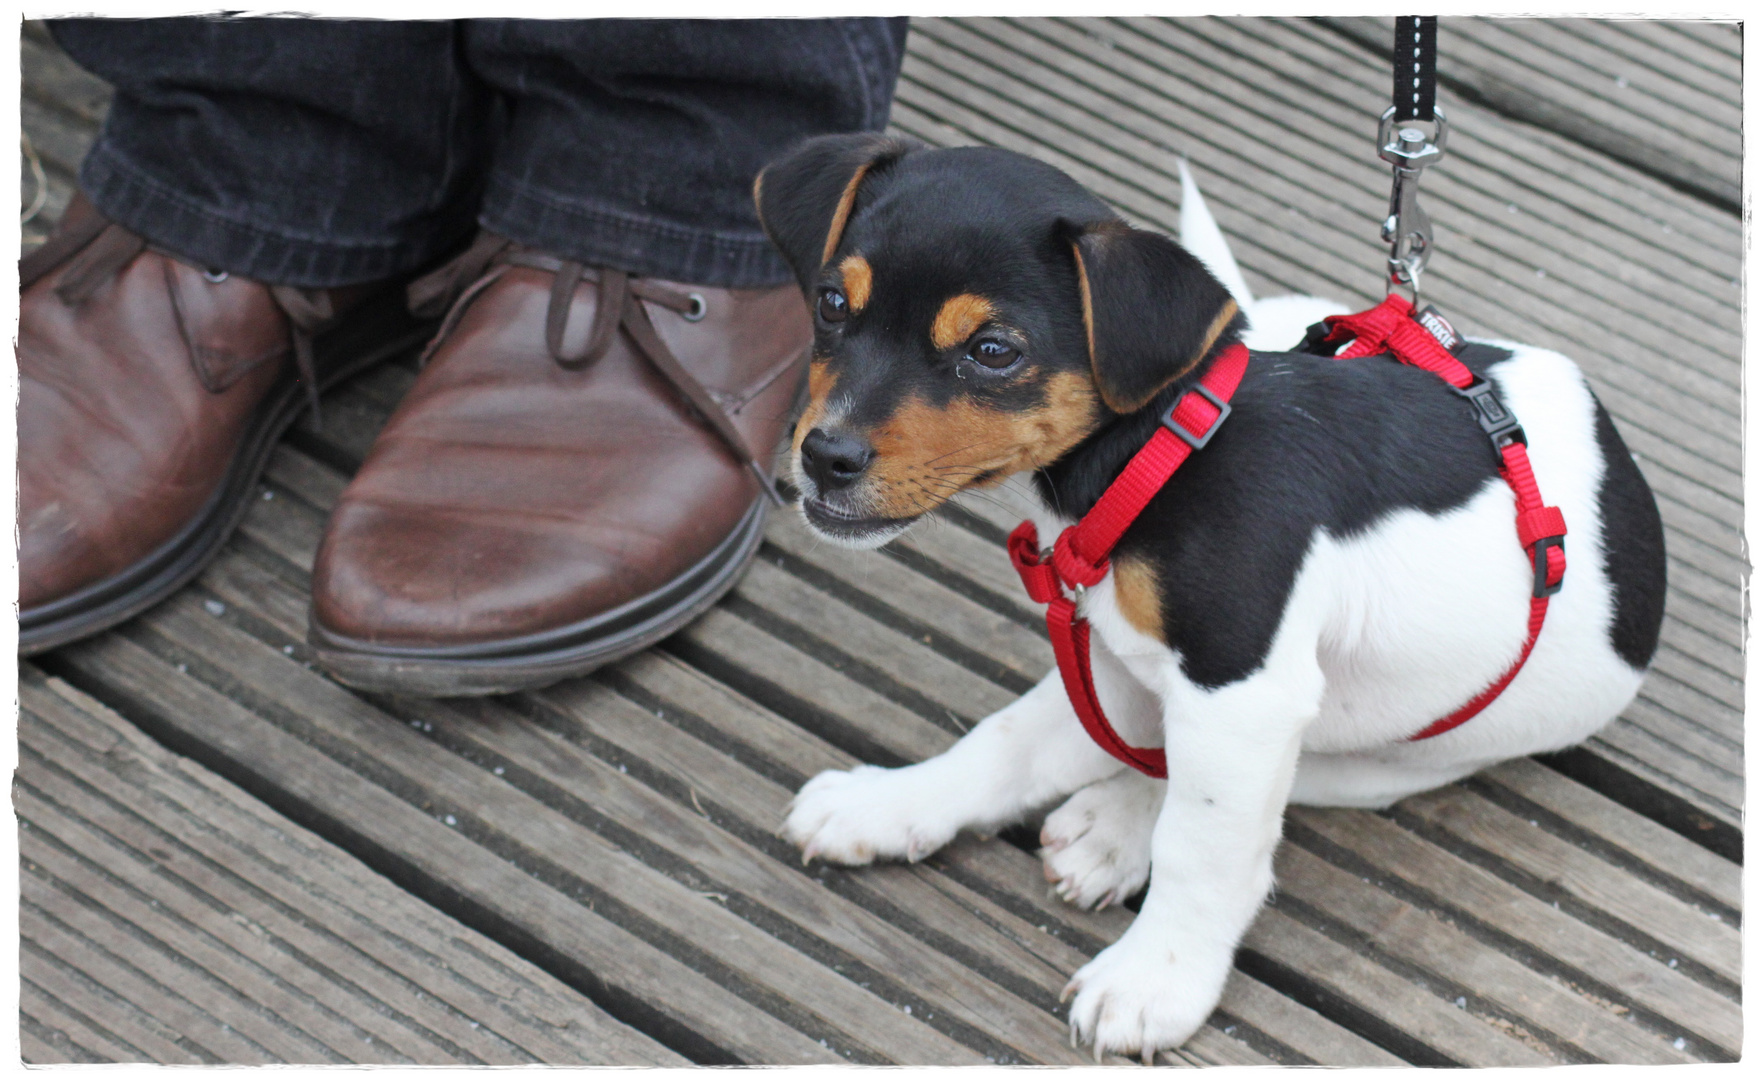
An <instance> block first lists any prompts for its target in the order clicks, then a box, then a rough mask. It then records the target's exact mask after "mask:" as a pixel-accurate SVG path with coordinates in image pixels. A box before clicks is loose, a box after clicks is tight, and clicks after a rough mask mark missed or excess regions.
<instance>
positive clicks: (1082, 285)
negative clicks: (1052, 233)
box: [1071, 241, 1095, 364]
mask: <svg viewBox="0 0 1762 1080" xmlns="http://www.w3.org/2000/svg"><path fill="white" fill-rule="evenodd" d="M1071 254H1072V255H1075V256H1076V257H1077V294H1078V295H1079V296H1080V297H1082V299H1083V336H1084V337H1085V338H1087V339H1088V341H1089V362H1090V363H1091V364H1093V363H1094V362H1095V305H1094V302H1093V301H1091V300H1090V299H1089V271H1088V270H1087V269H1086V268H1085V267H1084V266H1083V249H1082V248H1081V247H1079V246H1078V245H1077V244H1076V243H1075V242H1074V241H1073V242H1072V244H1071Z"/></svg>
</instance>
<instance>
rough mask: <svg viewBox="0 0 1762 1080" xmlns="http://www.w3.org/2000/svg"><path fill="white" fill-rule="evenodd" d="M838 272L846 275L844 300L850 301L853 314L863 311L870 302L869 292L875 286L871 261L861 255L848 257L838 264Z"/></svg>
mask: <svg viewBox="0 0 1762 1080" xmlns="http://www.w3.org/2000/svg"><path fill="white" fill-rule="evenodd" d="M838 272H839V273H840V274H842V275H844V298H845V299H846V300H849V301H850V310H851V312H852V313H853V314H854V313H856V312H858V311H861V310H863V307H864V305H866V304H867V303H868V302H869V290H871V289H872V288H874V286H875V273H874V271H872V270H870V269H869V260H867V259H865V258H863V257H862V256H861V255H847V256H845V258H844V261H843V262H841V263H839V264H838Z"/></svg>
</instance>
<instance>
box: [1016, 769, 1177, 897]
mask: <svg viewBox="0 0 1762 1080" xmlns="http://www.w3.org/2000/svg"><path fill="white" fill-rule="evenodd" d="M1165 788H1166V785H1165V784H1164V783H1163V781H1160V780H1152V779H1151V778H1150V777H1147V776H1145V775H1143V774H1142V773H1139V772H1135V771H1133V770H1131V769H1127V770H1126V771H1124V772H1122V773H1119V774H1117V775H1115V776H1113V777H1111V778H1110V779H1107V780H1103V781H1100V782H1099V783H1094V784H1090V785H1089V786H1088V787H1086V788H1084V789H1082V790H1081V791H1079V792H1077V793H1076V794H1075V795H1072V796H1071V797H1070V798H1069V799H1066V800H1065V803H1064V805H1063V806H1060V807H1059V808H1058V809H1057V810H1054V811H1053V812H1052V813H1050V814H1048V815H1047V816H1046V824H1045V825H1044V826H1042V828H1041V830H1040V845H1041V846H1040V859H1041V862H1042V863H1044V864H1045V870H1046V880H1047V881H1049V882H1051V883H1052V885H1053V890H1054V891H1055V892H1057V893H1058V895H1059V897H1060V898H1061V899H1063V900H1065V901H1067V902H1068V903H1072V904H1075V905H1077V906H1078V907H1081V908H1103V907H1107V906H1108V905H1109V904H1118V903H1121V902H1123V901H1124V900H1125V899H1126V898H1127V897H1129V896H1131V895H1132V894H1133V893H1135V892H1137V891H1138V890H1139V889H1141V888H1143V887H1144V883H1145V882H1146V881H1148V880H1149V878H1150V834H1151V832H1152V831H1153V830H1154V829H1155V827H1156V815H1157V812H1158V811H1159V810H1160V809H1161V808H1162V796H1163V791H1164V790H1165Z"/></svg>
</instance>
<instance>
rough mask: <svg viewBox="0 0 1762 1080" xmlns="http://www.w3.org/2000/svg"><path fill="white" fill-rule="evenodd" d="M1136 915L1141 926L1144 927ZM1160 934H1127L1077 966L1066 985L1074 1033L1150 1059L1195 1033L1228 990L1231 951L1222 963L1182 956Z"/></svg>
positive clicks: (1099, 1046)
mask: <svg viewBox="0 0 1762 1080" xmlns="http://www.w3.org/2000/svg"><path fill="white" fill-rule="evenodd" d="M1137 925H1138V924H1137V923H1134V924H1133V926H1134V928H1136V927H1137ZM1160 936H1161V935H1158V934H1154V933H1152V934H1134V933H1132V932H1131V931H1128V932H1127V934H1126V936H1125V937H1123V938H1121V939H1120V940H1119V941H1116V942H1114V943H1113V944H1112V945H1110V946H1108V947H1107V948H1106V949H1103V950H1102V951H1101V953H1100V955H1098V956H1096V958H1095V959H1093V960H1091V961H1089V963H1087V964H1085V965H1083V967H1082V968H1080V969H1078V971H1077V973H1076V974H1075V975H1073V976H1072V977H1071V981H1070V984H1069V985H1068V986H1066V987H1065V994H1066V995H1070V994H1072V993H1075V994H1076V999H1075V1000H1073V1001H1072V1002H1071V1035H1072V1038H1073V1039H1074V1040H1079V1041H1084V1042H1091V1043H1093V1044H1094V1046H1095V1059H1096V1060H1097V1061H1100V1060H1101V1055H1102V1054H1104V1053H1119V1054H1132V1053H1136V1054H1138V1055H1139V1056H1140V1057H1141V1058H1142V1059H1143V1061H1144V1063H1145V1064H1147V1065H1148V1064H1150V1061H1151V1058H1152V1056H1153V1055H1154V1054H1155V1053H1156V1052H1157V1051H1159V1050H1173V1049H1175V1048H1176V1047H1178V1046H1180V1045H1181V1044H1182V1043H1184V1042H1186V1041H1187V1040H1188V1039H1189V1038H1191V1037H1192V1035H1193V1033H1194V1032H1195V1031H1198V1030H1199V1025H1201V1024H1203V1023H1205V1018H1206V1017H1208V1016H1210V1015H1211V1010H1212V1009H1214V1008H1216V1007H1217V1003H1218V998H1219V997H1221V996H1223V989H1224V978H1225V976H1227V975H1228V974H1229V958H1228V956H1227V955H1226V956H1225V958H1224V960H1223V962H1222V963H1221V964H1219V963H1216V962H1215V958H1211V960H1212V961H1213V962H1207V961H1206V958H1201V957H1183V956H1180V955H1178V954H1177V950H1176V949H1175V948H1173V947H1172V945H1173V943H1172V942H1171V941H1165V940H1155V939H1156V938H1159V937H1160Z"/></svg>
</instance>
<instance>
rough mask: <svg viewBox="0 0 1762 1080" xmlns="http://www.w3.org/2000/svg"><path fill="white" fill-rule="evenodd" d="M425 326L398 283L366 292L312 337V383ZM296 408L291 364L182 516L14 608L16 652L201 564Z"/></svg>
mask: <svg viewBox="0 0 1762 1080" xmlns="http://www.w3.org/2000/svg"><path fill="white" fill-rule="evenodd" d="M434 327H435V322H434V321H433V320H417V319H416V318H414V317H413V316H411V315H410V314H409V313H408V311H406V310H405V308H404V302H403V290H402V289H389V290H387V291H386V292H385V293H383V294H381V295H380V296H379V297H376V298H374V299H372V300H368V301H367V302H366V303H365V304H363V305H362V307H361V308H360V309H359V310H358V311H357V312H355V313H353V314H351V315H350V316H348V317H347V318H346V319H345V320H344V321H343V322H342V323H341V324H340V325H338V326H337V327H336V328H335V329H333V330H330V331H328V332H326V333H325V334H323V335H322V336H320V337H319V338H318V339H317V340H316V341H314V342H313V361H314V365H315V366H316V367H317V369H318V372H319V376H318V388H319V390H320V391H321V392H322V391H324V390H327V389H329V388H331V387H332V386H335V385H336V384H337V383H340V382H342V381H343V380H345V379H347V378H349V377H351V376H353V375H357V374H360V373H361V372H363V371H365V370H367V369H368V368H370V367H373V366H374V365H375V364H379V363H382V362H383V361H385V360H388V359H390V358H391V357H392V356H394V355H396V354H397V353H399V352H402V351H404V350H406V349H412V348H416V347H418V346H420V345H421V344H422V342H424V341H425V340H427V338H428V337H429V336H430V335H431V334H432V333H433V332H434ZM305 409H306V391H305V387H304V386H302V385H301V384H300V382H299V378H298V373H297V372H296V371H295V370H294V368H293V365H291V364H290V365H288V370H287V371H286V372H284V373H283V375H282V377H281V379H280V380H278V381H277V383H276V384H275V386H274V387H272V388H271V390H270V392H269V393H268V394H267V395H265V397H264V399H263V401H262V402H261V403H259V405H258V406H257V414H256V416H255V417H253V419H252V421H251V423H250V425H249V426H248V427H247V429H246V432H247V434H246V436H245V438H244V439H243V440H242V441H241V442H240V444H239V447H238V449H237V450H235V451H234V452H233V459H232V463H231V464H230V465H228V466H227V471H226V475H225V477H224V478H222V480H221V483H220V485H219V487H217V488H216V489H215V492H214V494H213V495H211V496H209V498H208V501H207V503H205V504H204V505H203V507H202V509H201V510H199V511H198V512H197V513H196V516H195V517H194V518H192V519H191V520H190V523H189V524H187V525H185V526H184V527H183V529H181V530H180V531H179V532H178V533H177V535H175V536H173V537H172V538H171V539H170V540H167V541H166V542H165V543H163V544H161V545H160V546H159V547H158V548H157V549H155V550H154V551H153V552H152V553H150V554H148V555H146V556H144V557H143V558H141V559H140V560H138V561H137V562H135V563H134V564H133V565H132V566H130V567H128V568H127V569H126V570H123V571H121V572H120V573H117V574H114V575H112V576H111V577H108V578H105V579H104V580H102V581H98V582H94V583H93V584H91V585H88V586H86V587H85V588H83V589H80V590H79V591H77V592H74V593H70V594H69V595H67V596H64V597H62V598H61V599H59V600H55V601H52V602H50V603H47V604H43V605H40V606H38V607H35V608H31V609H30V610H28V611H21V612H19V615H18V654H19V655H20V656H33V655H35V654H37V653H40V652H44V651H46V650H49V649H53V648H55V647H56V646H58V645H65V644H67V643H69V642H72V641H77V640H79V639H80V638H85V637H90V636H92V635H93V634H97V633H101V632H103V631H105V630H108V629H110V628H111V627H113V626H115V625H117V624H118V623H121V622H126V621H127V620H129V619H132V618H134V617H135V616H136V615H139V614H140V613H141V612H143V611H146V610H147V609H148V608H150V607H152V606H153V605H155V604H157V603H159V602H160V601H161V600H164V599H165V598H166V597H168V596H170V595H171V594H172V593H174V592H176V591H177V590H178V589H180V588H182V587H183V586H184V585H185V584H186V583H188V582H189V581H190V579H192V578H194V577H195V576H196V575H197V574H199V573H201V572H202V571H203V569H205V568H206V567H207V566H208V564H209V563H210V562H213V561H214V558H215V556H217V555H219V554H220V549H221V548H222V546H224V545H225V544H226V541H227V539H228V538H229V537H231V536H232V533H233V530H234V529H236V528H237V527H238V524H239V522H240V521H242V520H243V519H244V516H245V512H246V510H248V509H249V508H250V505H251V497H252V495H253V494H254V493H255V491H256V488H257V481H258V479H259V478H260V477H261V476H262V475H263V470H264V468H265V467H266V466H267V465H268V464H269V455H270V454H271V453H272V452H273V451H274V450H275V446H276V443H278V442H280V441H281V437H282V435H283V434H284V433H286V431H287V429H288V428H289V427H291V426H292V425H293V423H294V421H295V420H297V419H299V416H300V414H301V413H302V412H304V411H305Z"/></svg>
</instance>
